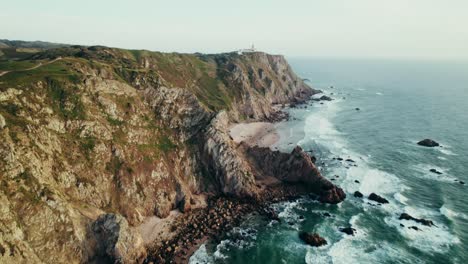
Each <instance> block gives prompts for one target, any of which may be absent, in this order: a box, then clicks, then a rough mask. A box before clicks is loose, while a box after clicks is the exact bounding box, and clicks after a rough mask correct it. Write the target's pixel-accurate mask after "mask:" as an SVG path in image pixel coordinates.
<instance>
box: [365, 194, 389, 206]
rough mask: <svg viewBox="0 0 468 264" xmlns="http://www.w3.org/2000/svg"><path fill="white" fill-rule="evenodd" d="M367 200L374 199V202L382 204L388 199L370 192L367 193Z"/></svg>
mask: <svg viewBox="0 0 468 264" xmlns="http://www.w3.org/2000/svg"><path fill="white" fill-rule="evenodd" d="M369 200H372V201H376V202H378V203H382V204H386V203H388V200H387V199H385V198H383V197H382V196H379V195H377V194H375V193H371V194H370V195H369Z"/></svg>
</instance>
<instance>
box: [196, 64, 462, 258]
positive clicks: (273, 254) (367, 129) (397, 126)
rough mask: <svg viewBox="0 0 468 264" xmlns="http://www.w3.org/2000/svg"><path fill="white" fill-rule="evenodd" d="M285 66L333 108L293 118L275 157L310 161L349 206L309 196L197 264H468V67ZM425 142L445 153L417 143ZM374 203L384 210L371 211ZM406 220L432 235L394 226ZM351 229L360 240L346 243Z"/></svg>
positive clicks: (201, 254) (217, 246)
mask: <svg viewBox="0 0 468 264" xmlns="http://www.w3.org/2000/svg"><path fill="white" fill-rule="evenodd" d="M289 62H290V64H291V65H292V67H293V69H294V70H295V72H296V73H297V74H298V75H299V76H301V77H302V78H307V79H308V82H309V84H310V85H311V86H312V87H314V88H316V89H320V90H322V91H323V92H324V94H326V95H329V96H331V97H332V98H334V100H333V101H330V102H323V104H320V103H319V102H311V103H310V104H309V105H308V106H307V108H296V109H289V110H288V111H289V113H290V114H291V120H290V121H287V122H282V123H278V124H276V127H277V129H278V131H279V133H280V136H281V139H280V142H278V143H277V144H276V145H275V147H276V148H278V149H280V150H282V151H291V150H292V148H293V147H294V146H295V145H296V144H297V145H300V146H302V148H304V149H305V150H312V151H313V152H312V153H313V155H314V156H315V157H316V158H317V162H316V164H317V165H318V166H319V167H320V169H321V171H322V174H323V175H324V176H325V177H326V178H328V179H330V180H332V182H333V183H335V184H337V185H339V186H341V187H342V188H343V189H344V191H345V192H346V194H347V198H346V200H345V201H344V202H342V203H341V204H339V205H326V204H320V203H318V202H316V201H312V200H310V199H309V198H307V197H304V198H301V199H298V200H296V201H291V202H282V203H278V204H274V205H273V206H272V207H274V209H275V210H276V211H277V212H278V213H279V217H280V219H281V222H276V221H270V220H266V219H264V218H262V217H259V216H256V215H251V216H249V217H248V218H247V219H246V220H245V221H244V222H243V223H242V225H241V226H240V227H238V228H235V229H234V230H232V231H231V232H229V234H227V236H226V238H225V239H224V240H222V241H221V242H220V243H207V244H205V245H203V246H202V247H201V248H200V249H199V250H198V251H197V252H196V253H195V254H194V255H193V256H192V257H191V259H190V263H242V264H245V263H438V264H439V263H468V202H467V201H468V157H467V155H468V62H461V61H430V60H426V61H412V60H406V61H398V60H352V59H348V60H341V59H312V58H311V59H304V58H290V59H289ZM356 108H359V110H357V109H356ZM425 138H431V139H434V140H436V141H437V142H439V143H440V144H441V145H442V147H437V148H426V147H422V146H418V145H417V144H416V143H417V142H418V141H419V140H422V139H425ZM338 157H340V158H343V159H344V160H343V161H340V160H337V159H336V158H338ZM346 159H352V160H354V161H355V162H347V161H345V160H346ZM430 169H436V170H438V171H440V172H442V174H440V175H439V174H436V173H433V172H430V171H429V170H430ZM460 181H464V182H466V183H467V184H466V185H462V184H461V183H460ZM355 191H360V192H361V193H363V194H364V198H356V197H354V196H353V193H354V192H355ZM372 192H374V193H376V194H378V195H380V196H383V197H385V198H386V199H387V200H389V203H388V204H383V205H378V204H377V203H375V202H372V201H369V200H368V199H367V196H368V195H369V194H370V193H372ZM401 213H408V214H410V215H411V216H413V217H416V218H424V219H429V220H432V221H433V222H434V224H435V225H434V226H430V227H429V226H424V225H422V224H419V223H416V222H414V221H409V220H399V219H398V218H399V216H400V214H401ZM348 226H352V227H353V228H354V229H355V230H356V233H355V234H354V236H351V235H346V234H344V233H342V232H340V230H339V229H340V228H341V227H348ZM411 226H416V227H417V228H418V229H419V230H414V229H412V228H410V227H411ZM299 231H308V232H317V233H318V234H320V235H321V236H322V237H324V238H325V239H326V240H327V241H328V244H327V245H326V246H322V247H318V248H315V247H310V246H308V245H305V244H304V243H303V242H302V241H301V240H300V239H299V237H298V232H299Z"/></svg>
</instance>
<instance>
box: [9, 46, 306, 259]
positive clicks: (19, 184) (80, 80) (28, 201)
mask: <svg viewBox="0 0 468 264" xmlns="http://www.w3.org/2000/svg"><path fill="white" fill-rule="evenodd" d="M51 59H54V60H51ZM25 63H26V62H16V63H12V64H10V66H9V67H10V68H9V69H8V70H9V71H10V72H9V73H7V74H4V75H3V76H0V138H1V140H0V227H1V228H0V230H1V231H0V262H7V263H26V262H27V263H41V262H43V263H80V262H86V261H88V260H92V259H95V258H96V257H97V256H99V255H102V254H103V253H102V252H118V254H117V255H118V257H119V258H121V259H125V260H131V259H134V260H135V261H136V260H137V259H141V256H143V255H144V253H143V252H142V250H140V249H139V248H137V249H133V250H128V245H126V244H125V243H134V242H135V241H141V238H139V237H138V234H136V233H134V231H131V230H133V229H132V228H127V222H128V224H129V225H130V226H135V225H137V224H138V223H140V222H141V221H142V220H143V219H144V218H145V217H146V216H152V215H156V216H159V217H165V216H167V215H168V214H169V212H170V210H172V209H174V208H177V207H179V208H181V209H182V210H184V211H185V210H189V209H190V206H191V204H192V202H193V199H192V198H193V197H194V196H196V195H198V194H200V193H210V194H213V195H217V194H228V195H233V196H241V197H244V196H249V197H255V196H257V194H258V189H257V186H256V184H255V175H254V173H256V171H255V170H254V169H253V167H252V166H253V165H252V164H251V163H250V162H249V160H248V158H247V157H245V152H243V151H240V150H239V149H238V147H237V146H236V144H235V143H234V142H233V141H232V140H231V139H230V137H229V134H228V133H227V124H228V123H229V122H231V121H238V120H248V119H268V118H270V117H271V115H272V113H274V110H273V107H272V104H275V103H287V102H294V101H301V100H304V99H305V98H307V97H308V96H310V95H311V94H313V93H314V91H313V90H312V89H310V88H309V87H307V86H306V85H305V84H304V83H303V82H302V80H300V79H299V78H298V77H297V76H296V75H295V74H294V73H293V72H292V71H291V69H290V67H289V65H288V64H287V62H286V61H285V59H284V58H283V57H282V56H274V55H268V54H265V53H252V54H246V55H237V54H221V55H187V54H163V53H153V52H147V51H127V50H119V49H111V48H105V47H89V48H85V47H69V48H60V49H52V50H48V51H45V52H41V53H38V54H36V55H34V57H33V58H32V59H31V60H30V61H27V63H28V65H27V66H25V65H24V64H25ZM39 64H40V66H39V67H37V68H34V69H30V68H29V66H30V65H39ZM107 213H113V214H115V215H116V216H115V217H113V216H112V217H111V216H108V217H107V218H104V219H103V218H102V215H105V214H107ZM100 216H101V218H99V217H100ZM122 216H123V218H124V220H125V221H123V220H122V219H121V217H122ZM98 218H99V219H101V220H98ZM109 219H110V220H109ZM116 219H117V220H116ZM108 220H109V221H111V220H112V221H111V222H112V225H115V226H117V227H119V226H120V225H122V230H130V231H128V234H122V233H120V235H118V236H120V237H122V238H124V237H128V239H127V240H125V239H123V240H115V239H110V240H108V239H107V240H106V239H104V238H103V237H102V236H101V235H97V234H96V232H97V231H96V230H101V231H100V232H104V234H107V233H112V232H113V230H117V231H116V232H120V231H119V230H120V228H113V227H112V228H108V227H104V228H102V227H101V225H100V224H99V223H101V222H102V223H107V222H108ZM106 232H107V233H106ZM122 232H123V231H122ZM125 232H127V231H125ZM114 235H115V234H114ZM106 237H108V235H106ZM96 239H97V240H101V241H96ZM102 240H105V241H102ZM109 241H110V242H109ZM125 241H127V242H125ZM104 242H105V243H104ZM99 243H104V244H103V245H105V248H101V247H97V246H96V244H99ZM119 243H120V244H119ZM122 243H124V244H122ZM143 250H144V249H143ZM126 252H127V253H126ZM109 254H111V253H109ZM112 254H114V253H112ZM114 255H115V254H114Z"/></svg>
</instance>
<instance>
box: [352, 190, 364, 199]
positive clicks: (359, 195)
mask: <svg viewBox="0 0 468 264" xmlns="http://www.w3.org/2000/svg"><path fill="white" fill-rule="evenodd" d="M354 197H356V198H362V197H364V195H363V194H362V193H361V192H360V191H355V192H354Z"/></svg>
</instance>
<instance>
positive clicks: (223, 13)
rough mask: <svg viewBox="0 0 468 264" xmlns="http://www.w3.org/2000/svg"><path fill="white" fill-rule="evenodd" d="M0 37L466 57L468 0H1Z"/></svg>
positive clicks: (166, 47) (186, 48)
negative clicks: (253, 45)
mask: <svg viewBox="0 0 468 264" xmlns="http://www.w3.org/2000/svg"><path fill="white" fill-rule="evenodd" d="M2 2H3V3H1V4H0V39H2V38H6V39H15V40H43V41H50V42H59V43H67V44H81V45H105V46H111V47H120V48H128V49H148V50H154V51H165V52H173V51H175V52H189V53H192V52H203V53H218V52H226V51H233V50H237V49H240V48H247V47H249V46H250V45H251V44H255V46H256V48H258V49H259V50H261V51H266V52H269V53H275V54H284V55H287V56H310V57H317V56H320V57H356V58H468V1H467V0H282V1H279V0H269V1H267V0H231V1H226V0H196V1H195V0H166V1H162V0H80V1H71V0H14V1H7V0H3V1H2Z"/></svg>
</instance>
